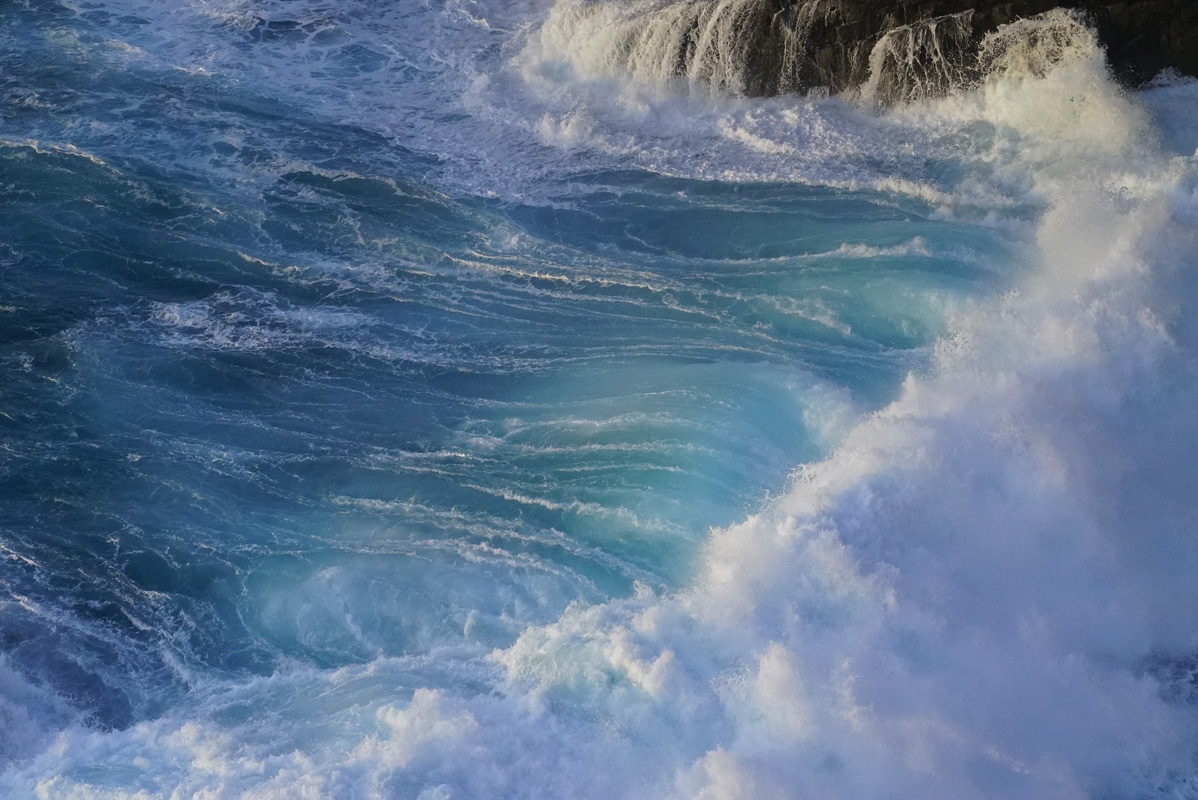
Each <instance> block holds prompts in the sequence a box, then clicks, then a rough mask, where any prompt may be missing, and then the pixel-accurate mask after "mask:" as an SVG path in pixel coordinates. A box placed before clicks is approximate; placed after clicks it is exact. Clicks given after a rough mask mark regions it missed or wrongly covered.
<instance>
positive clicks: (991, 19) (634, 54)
mask: <svg viewBox="0 0 1198 800" xmlns="http://www.w3.org/2000/svg"><path fill="white" fill-rule="evenodd" d="M1058 7H1063V8H1069V9H1072V11H1073V14H1074V17H1075V18H1077V19H1084V20H1085V21H1086V23H1087V24H1089V25H1091V26H1092V27H1093V28H1094V29H1095V30H1096V31H1097V34H1098V36H1099V39H1100V40H1101V42H1102V44H1103V46H1104V47H1105V48H1106V51H1107V54H1108V58H1109V61H1110V63H1111V65H1112V67H1113V68H1114V69H1115V70H1116V72H1117V73H1118V74H1120V75H1121V76H1122V77H1124V78H1125V79H1126V80H1129V81H1131V82H1136V81H1142V80H1146V79H1148V78H1151V77H1152V76H1153V75H1155V74H1156V73H1157V72H1159V71H1160V70H1162V69H1165V68H1172V69H1175V70H1177V71H1180V72H1183V73H1187V74H1191V75H1194V74H1198V0H1125V1H1124V2H1108V0H1080V1H1078V0H1074V1H1073V2H1066V3H1058V2H1056V0H1013V1H1009V0H1008V1H1003V0H931V1H930V2H922V3H916V2H911V1H910V0H888V1H887V2H867V0H598V1H597V2H596V1H595V0H559V2H558V3H557V5H556V6H555V7H554V9H553V11H552V13H551V14H550V16H549V19H548V20H547V21H546V23H545V25H544V27H543V29H542V40H543V41H544V42H545V43H547V44H549V45H550V47H551V49H553V50H555V51H557V52H558V53H560V54H562V55H563V56H564V58H565V59H567V60H568V61H569V62H570V63H571V64H572V65H573V67H574V69H575V70H576V71H577V72H578V73H580V74H581V75H582V76H584V77H585V76H591V77H599V78H617V77H626V78H627V77H630V78H632V79H634V80H637V81H640V82H646V83H650V84H655V85H662V86H668V85H687V86H688V87H689V88H691V89H697V90H701V91H714V92H717V93H728V94H735V95H743V96H762V95H775V94H784V93H807V92H816V93H820V94H822V93H824V92H829V93H842V92H857V91H859V92H861V93H862V94H863V95H865V96H866V97H867V98H869V99H872V100H876V101H879V102H883V103H892V102H905V101H910V100H916V99H919V98H922V97H928V96H937V95H941V94H944V93H945V92H946V91H948V90H950V89H951V88H953V87H955V86H960V85H962V84H964V83H967V82H968V81H970V80H971V79H973V78H975V77H976V76H977V74H978V71H979V58H983V59H984V54H982V53H980V51H979V46H980V44H981V43H982V41H983V40H984V39H985V38H986V36H987V35H988V34H991V33H993V32H994V31H996V30H997V29H999V28H1000V27H1002V26H1005V25H1009V24H1011V23H1014V22H1017V21H1018V20H1020V19H1025V18H1029V17H1034V16H1038V15H1041V14H1044V13H1046V12H1049V11H1052V10H1054V9H1056V8H1058Z"/></svg>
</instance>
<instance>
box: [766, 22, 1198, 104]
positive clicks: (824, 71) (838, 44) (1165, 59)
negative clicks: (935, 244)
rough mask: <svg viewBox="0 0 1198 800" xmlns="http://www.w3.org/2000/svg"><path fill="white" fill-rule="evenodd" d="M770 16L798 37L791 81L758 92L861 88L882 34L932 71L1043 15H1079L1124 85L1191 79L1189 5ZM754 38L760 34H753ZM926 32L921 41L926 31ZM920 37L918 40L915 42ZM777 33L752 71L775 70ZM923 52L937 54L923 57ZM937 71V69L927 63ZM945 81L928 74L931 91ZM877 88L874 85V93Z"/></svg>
mask: <svg viewBox="0 0 1198 800" xmlns="http://www.w3.org/2000/svg"><path fill="white" fill-rule="evenodd" d="M768 2H769V3H770V5H771V6H772V8H773V11H774V13H775V15H776V17H777V19H779V20H782V21H785V24H786V25H787V27H788V28H789V29H790V31H791V32H792V33H793V34H794V35H795V36H797V37H799V38H800V39H801V40H802V46H801V48H800V50H801V56H800V61H801V64H800V65H799V66H798V67H797V68H796V70H797V75H798V77H797V78H796V79H792V80H791V81H790V83H791V84H792V85H791V86H786V85H778V84H777V82H775V85H774V86H770V85H769V84H770V81H769V79H768V78H760V79H759V80H758V86H760V87H761V88H762V89H764V90H766V91H765V92H763V93H771V92H769V90H770V89H775V90H778V91H794V90H795V89H798V90H800V91H803V90H808V89H810V88H812V87H821V86H826V87H827V88H828V89H829V90H830V91H832V92H841V91H845V90H847V89H850V88H854V87H858V86H862V85H864V84H866V82H867V81H868V80H869V77H870V55H871V53H872V52H873V51H874V47H875V45H877V44H878V42H879V40H881V39H882V38H883V37H884V36H886V35H887V34H888V33H892V32H894V31H896V30H897V29H902V28H906V31H905V32H904V35H907V34H908V33H909V35H910V36H911V37H915V39H913V40H912V41H911V42H910V43H909V44H910V45H911V46H913V47H914V48H915V50H916V52H918V51H919V50H920V49H921V48H922V49H923V50H925V51H927V53H926V55H927V56H928V58H927V62H926V63H927V66H928V67H929V68H932V71H933V73H935V72H937V71H940V72H943V71H944V70H945V69H949V71H951V65H952V63H953V62H954V60H956V61H959V62H962V63H963V62H964V61H965V60H966V59H967V58H968V57H969V55H970V52H971V49H972V48H973V47H975V46H976V44H977V43H978V42H979V41H980V40H981V38H982V37H983V36H984V35H985V34H986V33H988V32H990V31H993V30H995V29H996V28H998V27H999V26H1000V25H1004V24H1007V23H1010V22H1014V21H1015V20H1018V19H1020V18H1027V17H1032V16H1035V15H1038V14H1042V13H1044V12H1047V11H1050V10H1051V9H1053V8H1058V7H1060V8H1073V9H1078V10H1080V11H1082V12H1083V13H1084V15H1085V16H1086V17H1087V18H1088V20H1089V21H1090V23H1091V24H1092V25H1093V26H1094V27H1095V29H1096V30H1097V32H1098V35H1099V38H1100V40H1101V41H1102V43H1103V45H1104V46H1105V47H1106V50H1107V57H1108V60H1109V62H1110V64H1111V66H1112V68H1113V69H1114V71H1115V73H1116V75H1117V76H1119V77H1120V78H1121V79H1123V80H1125V81H1127V82H1129V83H1138V82H1141V81H1144V80H1147V79H1149V78H1151V77H1153V76H1154V75H1156V74H1157V73H1159V72H1160V71H1161V70H1163V69H1166V68H1172V69H1174V70H1177V71H1178V72H1181V73H1184V74H1188V75H1198V0H1117V1H1116V2H1111V1H1110V0H1073V1H1072V2H1064V3H1062V2H1057V0H1013V1H1012V0H883V1H879V0H768ZM763 33H764V30H763ZM930 33H931V34H932V35H929V34H930ZM920 36H922V37H923V40H922V41H919V40H918V37H920ZM776 39H777V27H776V26H774V27H773V29H772V34H771V35H770V36H765V37H763V40H762V52H761V58H760V62H759V64H760V67H761V69H762V71H763V72H764V73H766V74H768V73H769V72H771V71H772V70H774V69H776V66H775V62H776V60H777V58H778V52H779V51H780V50H781V48H782V45H780V44H779V43H778V41H776ZM932 50H938V52H935V53H932V52H931V51H932ZM937 64H939V66H936V65H937ZM949 77H951V76H946V75H943V74H932V75H929V81H931V82H932V83H933V84H935V83H936V82H942V81H944V80H946V79H948V78H949ZM884 88H885V87H883V89H884Z"/></svg>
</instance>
